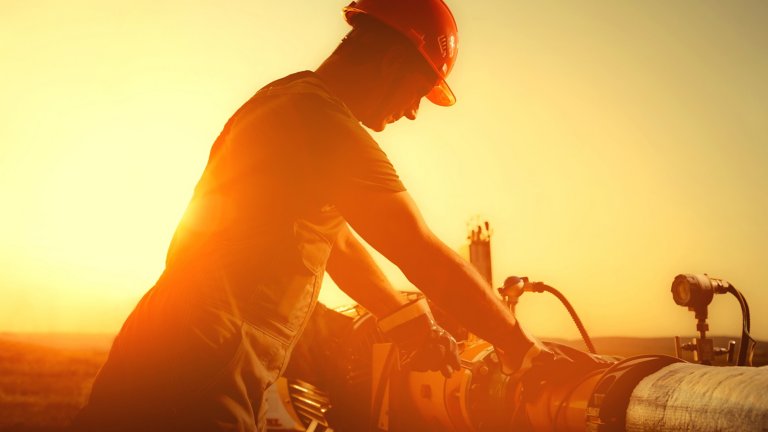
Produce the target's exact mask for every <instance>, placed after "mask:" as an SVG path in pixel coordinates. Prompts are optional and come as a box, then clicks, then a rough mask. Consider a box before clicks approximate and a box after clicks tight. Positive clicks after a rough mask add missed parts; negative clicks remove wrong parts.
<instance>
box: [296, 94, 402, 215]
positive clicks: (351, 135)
mask: <svg viewBox="0 0 768 432" xmlns="http://www.w3.org/2000/svg"><path fill="white" fill-rule="evenodd" d="M308 108H309V109H308V110H307V111H306V114H305V115H306V117H307V118H306V123H305V124H306V125H307V126H308V127H307V128H306V130H307V131H308V133H309V134H310V135H309V136H308V137H307V140H306V143H307V146H308V152H309V155H310V157H309V161H310V164H311V166H310V167H309V169H310V171H311V172H312V173H313V174H314V175H313V176H312V177H313V182H314V183H315V185H316V186H317V187H318V188H319V189H318V190H319V193H320V194H321V195H323V196H326V198H327V199H329V201H330V202H337V201H338V200H340V199H362V198H364V197H365V196H366V195H368V194H372V193H396V192H402V191H404V190H405V186H403V183H402V182H401V181H400V178H399V177H398V175H397V172H396V171H395V168H394V167H393V166H392V163H391V162H390V161H389V158H388V157H387V155H386V153H384V151H383V150H382V149H381V147H379V145H378V143H376V141H375V140H374V139H373V137H371V136H370V134H368V132H367V131H366V130H365V129H364V128H363V127H362V126H361V125H360V123H359V122H358V121H357V120H356V119H355V118H354V117H352V115H351V114H350V113H349V112H348V111H347V110H346V109H344V108H343V107H340V106H338V105H337V104H335V103H333V102H331V101H328V100H322V99H320V98H318V100H313V101H311V102H310V104H309V106H308Z"/></svg>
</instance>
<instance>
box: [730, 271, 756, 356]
mask: <svg viewBox="0 0 768 432" xmlns="http://www.w3.org/2000/svg"><path fill="white" fill-rule="evenodd" d="M727 291H728V292H729V293H731V294H733V296H734V297H736V300H738V301H739V306H741V343H740V344H739V358H738V360H737V362H736V365H737V366H752V356H751V355H750V352H751V351H752V350H753V349H754V344H755V343H756V341H755V340H754V339H753V338H752V336H751V335H750V334H749V332H750V327H751V325H750V324H751V323H750V316H749V304H747V299H746V298H745V297H744V294H742V293H741V292H740V291H739V290H737V289H736V288H735V287H734V286H733V285H730V284H729V285H728V288H727Z"/></svg>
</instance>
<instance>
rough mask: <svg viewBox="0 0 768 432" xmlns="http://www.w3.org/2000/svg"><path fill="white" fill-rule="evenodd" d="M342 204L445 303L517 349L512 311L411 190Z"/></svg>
mask: <svg viewBox="0 0 768 432" xmlns="http://www.w3.org/2000/svg"><path fill="white" fill-rule="evenodd" d="M337 207H338V208H339V209H340V210H341V212H342V214H343V215H344V217H345V219H346V220H347V221H348V222H349V223H350V225H351V226H352V227H353V228H354V229H355V230H356V231H357V232H358V233H360V235H361V236H362V237H363V238H364V239H365V240H366V241H367V242H368V243H369V244H370V245H371V246H373V247H374V248H375V249H376V250H378V251H379V252H381V253H382V254H383V255H384V256H385V257H387V258H388V259H389V260H391V261H392V262H393V263H395V264H396V265H397V266H398V267H399V268H400V269H401V270H402V271H403V273H404V274H405V275H406V277H407V278H408V279H409V280H410V281H411V282H412V283H413V284H414V285H416V286H417V287H419V289H421V290H422V291H423V292H424V294H426V295H427V297H429V299H430V300H432V301H433V302H434V303H435V304H437V305H438V306H439V307H440V308H442V309H443V310H445V311H446V312H447V313H449V314H450V315H452V316H454V317H455V318H456V319H458V320H459V322H461V323H462V324H463V325H464V326H466V327H467V328H468V329H470V330H471V331H472V332H474V333H476V334H477V335H479V336H480V337H482V338H483V339H485V340H487V341H489V342H491V343H493V344H494V345H496V346H497V347H499V348H502V349H508V350H514V349H516V347H515V342H516V341H515V340H514V338H512V336H511V330H512V329H513V328H514V326H515V324H516V320H515V317H514V315H513V314H512V312H511V311H510V310H509V309H507V308H506V306H505V305H504V304H503V303H502V302H501V301H500V300H499V299H498V297H497V296H496V295H495V293H494V292H493V290H492V288H491V287H490V286H489V285H488V283H487V282H486V281H485V280H484V279H483V277H482V276H481V275H480V274H479V273H478V272H477V270H475V268H474V267H473V266H472V265H471V264H470V263H469V262H467V261H466V260H464V259H463V258H461V257H460V256H459V255H458V254H457V253H456V252H454V251H453V250H451V249H450V248H449V247H448V246H446V245H445V244H444V243H443V242H442V241H440V239H438V238H437V237H436V236H435V235H434V234H433V233H432V231H431V230H430V229H429V228H428V227H427V225H426V223H425V222H424V220H423V218H422V216H421V214H420V212H419V210H418V208H417V206H416V204H415V203H414V202H413V200H412V199H411V197H410V194H408V192H399V193H394V194H393V193H381V194H376V195H372V196H370V195H369V196H366V199H365V200H354V199H350V200H341V202H337ZM517 349H519V348H517Z"/></svg>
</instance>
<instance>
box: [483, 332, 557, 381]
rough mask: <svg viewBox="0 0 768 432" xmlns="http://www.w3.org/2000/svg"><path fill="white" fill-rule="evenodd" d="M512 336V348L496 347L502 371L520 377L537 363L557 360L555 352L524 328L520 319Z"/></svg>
mask: <svg viewBox="0 0 768 432" xmlns="http://www.w3.org/2000/svg"><path fill="white" fill-rule="evenodd" d="M510 338H511V340H512V341H513V344H512V346H511V348H510V347H506V349H502V348H499V347H496V353H497V354H498V355H499V360H500V361H501V368H502V372H503V373H505V374H507V375H510V376H512V377H513V378H520V377H521V376H522V375H524V374H525V373H526V372H528V371H529V370H530V369H531V368H532V367H533V366H535V365H537V364H538V365H544V364H549V363H552V362H553V361H554V360H555V354H554V353H553V352H552V351H551V350H550V349H548V348H547V347H545V346H544V344H542V343H541V341H539V340H538V339H536V338H535V337H533V336H530V335H529V334H528V333H527V332H526V331H525V330H523V328H522V327H521V326H520V322H519V321H518V322H517V323H516V324H515V327H514V328H513V329H512V334H511V335H510Z"/></svg>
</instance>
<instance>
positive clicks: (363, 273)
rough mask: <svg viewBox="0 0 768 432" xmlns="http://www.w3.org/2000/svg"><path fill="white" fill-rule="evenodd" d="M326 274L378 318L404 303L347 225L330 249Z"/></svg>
mask: <svg viewBox="0 0 768 432" xmlns="http://www.w3.org/2000/svg"><path fill="white" fill-rule="evenodd" d="M326 270H327V271H328V274H329V275H330V276H331V278H332V279H333V281H334V282H336V284H337V285H338V286H339V288H341V290H342V291H344V292H345V293H347V294H348V295H349V296H350V297H352V298H353V299H354V300H355V301H357V302H359V303H360V304H361V305H362V306H363V307H364V308H366V309H368V310H369V311H370V312H371V313H372V314H374V315H375V316H377V317H383V316H385V315H388V314H390V313H392V312H393V311H395V310H397V309H398V308H399V307H400V306H401V305H402V304H404V303H405V299H404V298H403V297H402V296H400V295H399V294H398V292H397V291H395V289H394V288H393V287H392V285H391V284H390V282H389V280H387V277H386V276H385V275H384V273H383V272H382V271H381V269H380V268H379V266H378V265H376V262H375V261H374V260H373V257H371V255H370V254H369V253H368V251H367V250H366V249H365V247H364V246H363V245H362V244H361V243H360V241H359V240H358V239H357V238H356V237H355V236H354V234H352V232H351V231H350V229H349V227H348V226H346V225H345V226H344V228H342V230H341V232H340V233H339V236H338V238H337V239H336V242H335V243H334V245H333V249H332V250H331V255H330V257H329V258H328V264H327V266H326Z"/></svg>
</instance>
